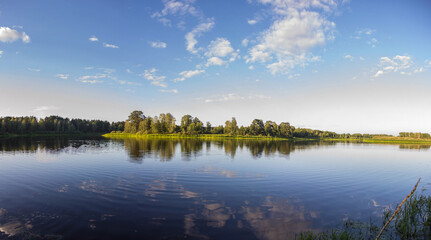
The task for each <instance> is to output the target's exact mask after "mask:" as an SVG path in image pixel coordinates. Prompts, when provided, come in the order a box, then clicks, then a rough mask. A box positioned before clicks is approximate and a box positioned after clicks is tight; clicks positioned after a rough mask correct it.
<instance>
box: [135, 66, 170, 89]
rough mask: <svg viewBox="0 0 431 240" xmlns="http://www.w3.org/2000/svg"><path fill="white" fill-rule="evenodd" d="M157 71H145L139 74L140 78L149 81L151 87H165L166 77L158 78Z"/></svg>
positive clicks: (153, 69)
mask: <svg viewBox="0 0 431 240" xmlns="http://www.w3.org/2000/svg"><path fill="white" fill-rule="evenodd" d="M157 71H158V70H157V69H155V68H152V69H150V70H145V71H144V73H142V74H140V76H142V77H144V78H145V79H146V80H148V81H150V82H151V84H153V85H156V86H159V87H163V88H165V87H167V85H166V83H165V82H164V81H165V79H166V76H158V75H157Z"/></svg>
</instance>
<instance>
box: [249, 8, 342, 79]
mask: <svg viewBox="0 0 431 240" xmlns="http://www.w3.org/2000/svg"><path fill="white" fill-rule="evenodd" d="M261 2H263V3H268V4H271V5H273V7H274V12H276V13H277V14H281V16H280V17H279V18H278V19H277V20H275V22H273V24H272V25H271V27H270V28H269V29H268V30H266V31H264V32H263V33H261V35H260V37H259V38H258V44H256V45H255V46H253V47H252V48H250V49H249V52H248V53H249V55H248V56H247V57H246V62H247V63H253V62H262V63H267V68H268V69H269V71H270V72H271V73H272V74H275V73H278V72H283V73H287V72H289V71H290V70H291V69H293V68H295V67H296V66H298V65H300V66H305V65H307V64H308V63H310V62H315V61H318V60H320V58H319V57H316V56H313V55H312V54H311V52H310V51H311V50H312V49H313V48H315V47H316V46H322V45H324V44H325V43H326V42H327V40H332V39H333V30H334V28H335V23H333V22H331V21H328V20H327V19H326V18H325V17H323V16H322V15H321V14H320V13H318V12H313V11H308V10H303V9H304V8H306V7H313V8H322V9H324V10H328V11H329V9H331V8H333V7H334V6H333V3H332V1H325V2H320V1H291V0H287V1H282V0H276V1H273V2H270V1H269V0H261ZM292 6H294V7H296V8H294V7H292ZM268 62H272V63H268Z"/></svg>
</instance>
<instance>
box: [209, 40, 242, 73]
mask: <svg viewBox="0 0 431 240" xmlns="http://www.w3.org/2000/svg"><path fill="white" fill-rule="evenodd" d="M205 56H207V57H208V60H207V63H206V66H210V65H217V66H221V65H223V64H225V63H226V61H225V60H224V59H223V58H225V57H229V59H228V60H229V62H233V61H235V60H236V59H237V58H238V57H239V55H238V52H237V51H235V49H233V48H232V46H231V44H230V42H229V41H228V40H227V39H225V38H217V39H216V40H213V41H211V42H210V44H209V45H208V48H207V51H206V52H205Z"/></svg>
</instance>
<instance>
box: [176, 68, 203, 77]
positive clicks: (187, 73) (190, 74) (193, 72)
mask: <svg viewBox="0 0 431 240" xmlns="http://www.w3.org/2000/svg"><path fill="white" fill-rule="evenodd" d="M204 72H205V70H190V71H183V72H181V73H180V75H181V76H183V77H185V78H192V77H195V76H197V75H199V74H201V73H204Z"/></svg>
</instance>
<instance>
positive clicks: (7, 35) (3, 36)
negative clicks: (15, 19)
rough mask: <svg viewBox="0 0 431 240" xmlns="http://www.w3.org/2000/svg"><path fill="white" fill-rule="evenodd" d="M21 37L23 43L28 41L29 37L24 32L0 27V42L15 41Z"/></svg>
mask: <svg viewBox="0 0 431 240" xmlns="http://www.w3.org/2000/svg"><path fill="white" fill-rule="evenodd" d="M19 39H21V40H22V42H23V43H29V42H30V37H29V36H28V35H27V34H26V33H25V32H18V31H17V30H15V29H11V28H8V27H0V41H1V42H15V41H17V40H19Z"/></svg>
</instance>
